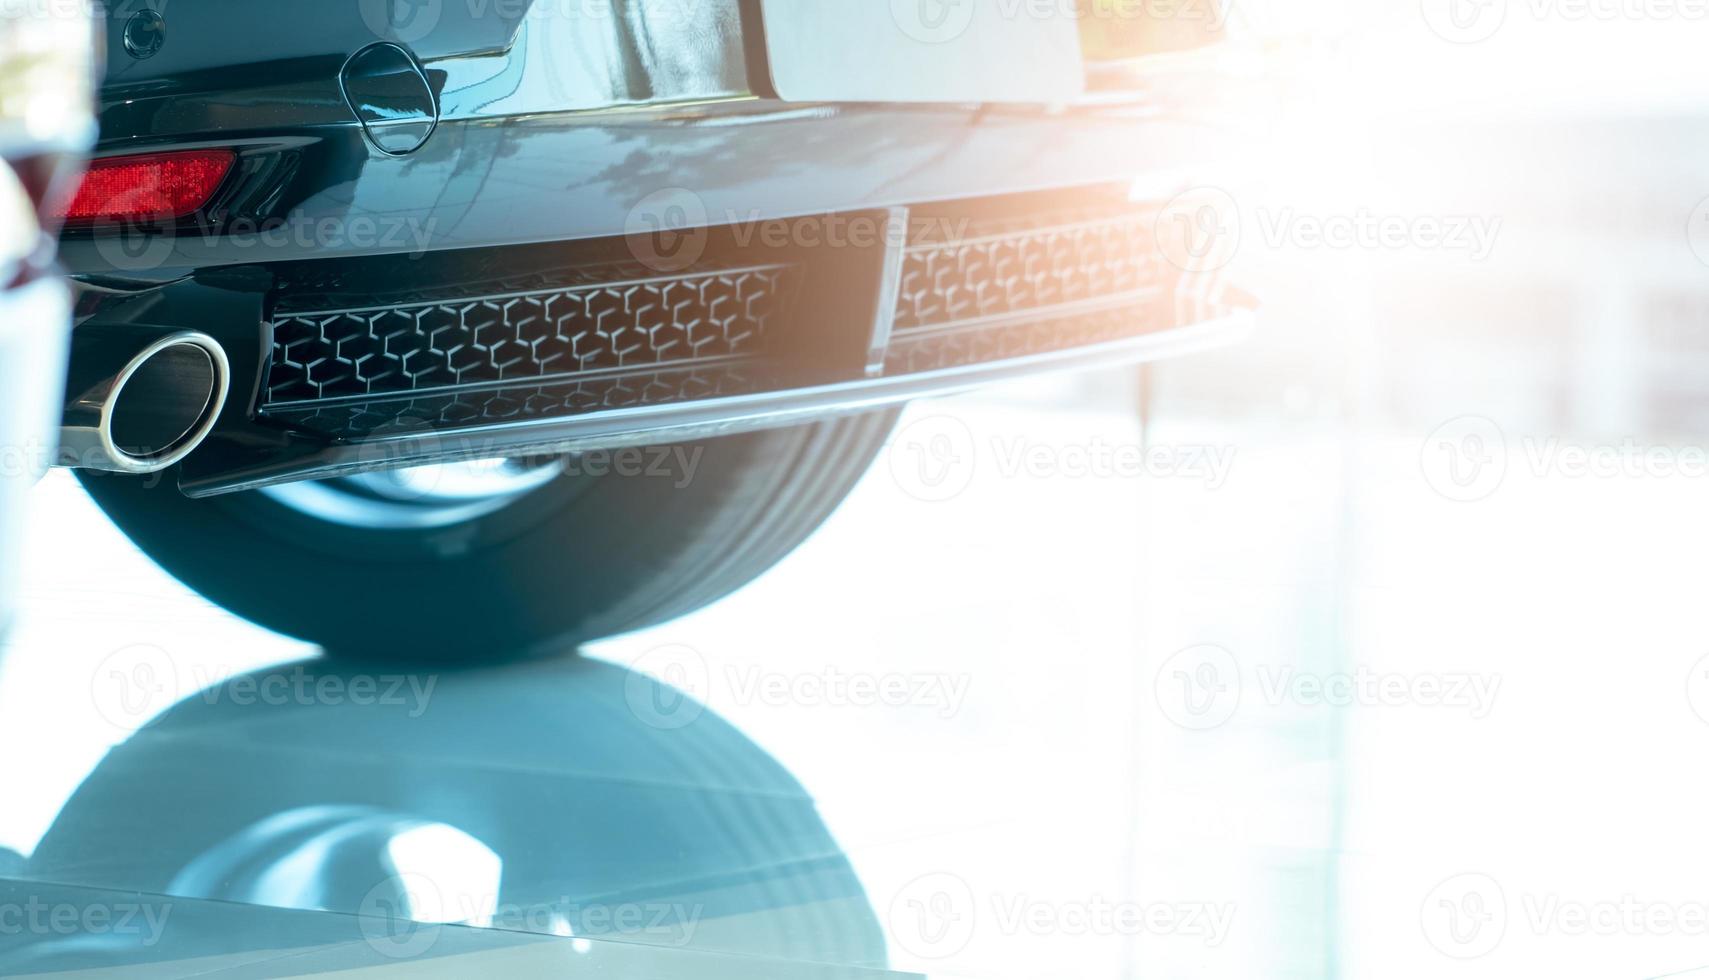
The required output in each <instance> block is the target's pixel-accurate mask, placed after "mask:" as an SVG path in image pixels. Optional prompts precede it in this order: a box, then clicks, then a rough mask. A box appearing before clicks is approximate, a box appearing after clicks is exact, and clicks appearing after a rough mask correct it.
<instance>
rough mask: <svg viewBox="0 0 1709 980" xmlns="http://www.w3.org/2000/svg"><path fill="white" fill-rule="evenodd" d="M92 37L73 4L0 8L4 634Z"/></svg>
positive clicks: (55, 371)
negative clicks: (62, 207)
mask: <svg viewBox="0 0 1709 980" xmlns="http://www.w3.org/2000/svg"><path fill="white" fill-rule="evenodd" d="M91 42H92V35H91V20H90V13H89V11H88V10H86V9H84V8H82V7H81V6H80V5H79V4H77V3H71V2H66V3H54V2H50V0H11V2H8V3H6V4H4V5H0V632H4V630H5V626H6V620H7V614H8V611H9V608H10V607H9V602H10V598H11V594H12V591H13V590H12V581H11V579H12V575H13V573H14V570H13V568H12V567H11V562H12V560H13V559H14V558H15V557H16V555H17V554H18V551H19V547H18V543H17V535H18V533H19V531H20V529H21V526H22V524H23V494H24V492H25V491H27V490H28V489H29V487H30V485H31V484H32V483H34V482H35V480H36V478H37V477H38V476H40V475H41V473H42V472H43V471H44V470H45V469H46V468H47V466H48V464H49V463H50V462H52V459H53V450H52V446H53V424H54V419H55V418H56V416H57V415H58V410H59V400H60V383H61V381H62V380H63V377H64V363H65V345H66V337H67V335H68V334H69V328H70V326H71V304H70V295H69V293H68V292H67V291H66V289H65V286H64V284H63V283H62V282H60V281H59V280H58V279H56V278H54V276H53V268H52V266H53V238H52V235H51V232H52V229H53V222H52V220H51V218H50V217H49V215H48V214H47V212H48V211H49V210H50V207H49V205H48V202H49V200H50V199H51V198H52V197H53V195H54V193H55V192H56V190H63V189H64V187H65V184H66V183H67V181H69V180H71V179H75V176H76V167H77V166H78V165H79V163H80V157H81V156H82V155H83V153H85V152H86V151H87V149H88V147H89V145H90V144H91V143H92V142H93V140H94V125H95V123H94V118H93V115H92V113H91V108H92V106H93V95H94V92H93V85H94V82H95V67H94V62H93V60H92V59H93V57H94V54H95V48H94V45H93V44H92V43H91Z"/></svg>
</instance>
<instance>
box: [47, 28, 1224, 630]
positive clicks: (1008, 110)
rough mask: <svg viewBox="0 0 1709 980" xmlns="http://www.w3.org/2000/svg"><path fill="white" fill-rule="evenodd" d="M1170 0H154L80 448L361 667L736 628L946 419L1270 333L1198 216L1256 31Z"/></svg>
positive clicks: (90, 359) (184, 543)
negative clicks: (758, 588) (864, 488)
mask: <svg viewBox="0 0 1709 980" xmlns="http://www.w3.org/2000/svg"><path fill="white" fill-rule="evenodd" d="M1172 9H1173V10H1174V13H1173V15H1171V16H1170V17H1164V15H1162V14H1159V13H1158V12H1157V10H1156V5H1131V4H1116V5H1111V4H1107V3H1104V2H1102V0H1099V2H1097V3H1094V4H1092V5H1091V6H1090V7H1088V8H1086V9H1083V10H1080V11H1079V13H1078V15H1076V14H1075V12H1074V11H1073V9H1072V5H1069V4H1062V5H1054V4H1045V5H1039V4H1031V5H1029V4H991V3H976V2H972V0H895V2H891V3H874V2H872V0H815V2H813V3H804V2H801V0H575V2H562V0H539V2H528V0H491V2H485V0H461V2H459V0H360V2H351V0H299V2H297V3H291V4H241V5H239V4H232V3H229V2H224V0H172V2H171V3H170V5H167V4H159V5H154V4H151V3H148V2H136V0H132V2H129V3H125V4H120V5H118V6H116V7H114V8H113V10H112V11H111V12H110V16H109V23H108V30H107V55H108V67H107V74H106V79H105V85H104V88H103V90H102V98H101V110H100V123H101V137H100V144H99V148H98V152H97V159H96V160H95V161H94V162H93V164H92V169H91V171H90V174H89V176H88V178H87V179H86V181H85V183H84V185H83V187H82V190H81V191H80V192H79V193H78V195H77V196H76V197H75V199H73V200H70V201H68V202H67V204H66V206H65V212H64V214H65V218H66V220H67V222H68V228H67V230H66V231H65V233H64V235H63V236H62V242H61V249H62V254H63V256H64V261H65V263H66V264H67V266H68V268H69V270H70V271H71V272H72V273H73V274H74V279H75V283H76V289H77V327H76V330H75V334H74V340H73V357H72V367H71V370H70V375H69V377H70V385H69V389H70V395H69V396H68V401H67V408H66V415H65V421H64V428H63V430H62V443H63V448H62V450H61V452H62V459H61V461H62V462H63V463H64V464H66V465H71V466H77V467H80V468H81V474H80V475H81V476H82V478H83V481H84V483H85V485H86V486H87V487H88V489H89V492H90V493H91V494H92V495H93V497H94V498H95V500H96V501H97V502H98V503H99V504H100V505H101V507H102V508H104V509H105V510H106V512H107V513H108V514H109V515H110V516H111V517H112V518H113V520H114V521H116V522H117V523H118V524H119V526H120V527H122V528H123V529H124V530H125V531H126V532H127V533H128V534H129V535H130V536H131V537H132V538H133V539H134V540H135V541H136V542H137V543H138V544H139V545H140V546H141V547H142V548H143V549H144V550H145V551H147V553H148V554H149V555H151V556H152V557H154V558H155V559H156V560H158V561H159V562H160V563H161V564H162V565H163V566H165V567H166V568H167V569H168V570H169V571H171V572H172V573H173V574H174V575H176V576H178V577H179V578H180V579H182V580H183V581H184V582H186V583H188V584H189V585H191V586H193V587H194V588H196V589H198V590H199V591H201V592H202V593H203V594H205V595H207V596H209V597H210V598H212V599H214V600H216V601H219V602H221V603H223V604H225V605H227V606H228V607H230V608H232V609H233V610H235V611H237V612H239V613H241V614H243V615H246V616H248V617H250V618H253V619H254V620H256V621H258V622H260V623H262V624H265V625H267V626H270V627H273V628H275V629H277V630H280V631H282V632H285V633H288V634H292V635H296V636H300V637H304V638H307V639H312V640H316V641H320V642H322V643H326V644H329V645H333V648H334V652H341V651H350V650H356V651H359V652H361V653H362V654H364V655H367V656H374V655H385V654H386V653H387V652H388V651H405V650H407V651H411V652H412V653H414V654H417V655H419V654H421V653H423V652H426V653H429V654H433V655H437V656H442V657H446V658H459V659H473V658H481V657H490V656H497V655H500V654H504V655H514V654H517V653H527V652H532V651H542V650H548V649H557V648H567V647H569V646H571V645H573V644H576V643H579V642H582V641H586V640H589V639H594V638H598V637H601V636H606V635H611V634H616V633H620V632H625V631H628V630H632V629H635V628H639V627H642V626H646V625H649V624H652V623H657V622H661V621H664V620H666V619H669V618H672V617H675V616H677V615H680V614H682V613H685V612H688V611H690V610H693V609H695V608H698V607H700V606H703V605H705V604H707V603H709V602H712V601H713V600H716V599H718V598H719V597H721V596H723V595H725V594H727V593H729V592H731V591H732V590H734V589H736V588H738V587H740V586H741V585H743V584H744V583H746V582H748V581H749V580H751V579H752V578H754V577H755V576H756V575H758V574H759V573H760V572H762V571H763V570H765V569H766V568H767V567H769V566H770V565H772V564H773V563H775V562H776V561H778V560H779V559H780V558H781V557H782V556H784V555H785V554H787V553H788V552H789V551H790V550H791V549H792V548H794V547H795V546H796V545H797V544H798V543H799V542H800V541H802V540H803V539H804V538H805V537H806V536H807V535H808V534H809V533H810V532H811V531H812V530H813V529H814V528H815V527H816V526H817V525H818V524H819V523H820V522H821V521H822V519H823V518H824V517H825V516H826V515H827V514H828V513H829V512H830V511H831V510H832V509H833V508H834V507H835V506H836V505H837V504H838V502H839V501H840V500H841V499H842V498H843V497H844V496H845V495H846V494H847V493H848V492H849V490H850V488H851V487H852V486H853V485H854V483H855V481H856V480H857V479H858V478H859V477H860V476H861V474H862V473H863V471H864V470H865V469H866V468H867V466H868V465H869V464H870V462H871V461H872V459H873V458H874V456H875V454H876V453H878V452H879V450H880V449H881V448H882V447H883V446H884V444H885V441H886V438H887V436H888V435H889V433H890V432H891V429H892V425H893V423H894V421H895V419H896V413H897V410H898V406H900V405H901V404H902V403H904V402H906V401H907V400H909V399H911V398H915V397H918V396H924V395H933V394H939V393H944V392H948V391H954V390H958V389H962V388H966V387H968V386H971V385H975V384H978V383H982V382H987V381H992V380H996V379H1002V378H1008V377H1012V376H1018V375H1024V374H1029V373H1035V372H1041V371H1047V370H1062V369H1076V368H1086V367H1092V366H1098V365H1105V364H1110V363H1119V362H1122V361H1138V360H1145V359H1151V358H1157V357H1161V356H1165V355H1169V354H1175V353H1181V352H1186V351H1190V350H1195V349H1199V348H1202V347H1205V346H1208V345H1211V344H1215V343H1221V342H1224V341H1226V340H1229V339H1231V338H1233V337H1236V336H1238V335H1239V334H1240V332H1241V331H1242V330H1244V329H1245V328H1246V326H1247V320H1248V317H1247V316H1246V314H1247V312H1248V304H1247V303H1246V301H1245V299H1244V297H1242V296H1240V295H1239V294H1237V293H1236V292H1234V291H1233V290H1232V289H1231V288H1229V287H1227V286H1226V285H1225V284H1224V283H1223V282H1222V277H1221V266H1222V264H1223V263H1224V262H1225V261H1226V256H1223V255H1222V254H1221V250H1219V248H1218V247H1217V242H1216V241H1215V240H1214V235H1215V229H1216V224H1215V220H1214V219H1215V214H1214V213H1212V210H1211V209H1212V208H1213V204H1212V203H1209V201H1208V200H1207V199H1206V198H1205V197H1203V196H1202V195H1200V194H1198V193H1197V192H1195V191H1194V190H1193V189H1194V188H1195V186H1196V185H1195V183H1194V174H1195V173H1196V172H1197V171H1198V168H1200V167H1201V166H1203V165H1204V164H1206V163H1207V162H1208V161H1210V160H1212V159H1213V158H1214V157H1216V156H1217V155H1218V154H1220V153H1221V152H1223V148H1222V147H1221V146H1220V142H1221V141H1220V140H1219V139H1218V138H1217V136H1216V132H1217V131H1216V129H1215V128H1214V127H1213V126H1210V125H1208V124H1207V123H1205V122H1204V121H1203V120H1202V119H1201V118H1200V117H1199V114H1198V113H1197V112H1196V107H1197V106H1198V105H1199V103H1200V101H1201V100H1204V101H1208V100H1210V99H1211V98H1212V97H1213V90H1214V89H1215V87H1216V78H1217V74H1218V73H1217V71H1216V63H1215V51H1216V45H1215V44H1214V43H1212V42H1214V41H1215V40H1216V38H1217V32H1218V28H1219V23H1218V18H1217V17H1216V12H1215V10H1214V5H1212V4H1209V3H1203V4H1194V3H1184V4H1179V5H1175V7H1173V8H1172ZM1163 66H1166V70H1165V69H1164V67H1163ZM1214 197H1215V195H1211V196H1210V200H1214Z"/></svg>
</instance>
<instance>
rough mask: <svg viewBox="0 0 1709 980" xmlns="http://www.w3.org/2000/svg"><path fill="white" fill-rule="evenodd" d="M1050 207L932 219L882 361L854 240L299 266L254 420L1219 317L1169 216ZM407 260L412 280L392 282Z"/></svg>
mask: <svg viewBox="0 0 1709 980" xmlns="http://www.w3.org/2000/svg"><path fill="white" fill-rule="evenodd" d="M1037 203H1038V202H1036V201H1033V200H1032V199H1030V198H1029V199H1002V200H1001V201H993V202H964V203H960V204H954V205H946V206H943V207H941V208H938V209H936V210H929V209H920V210H918V211H916V212H915V217H916V218H917V219H920V220H914V221H912V222H911V223H910V227H911V228H912V229H913V230H912V232H911V237H910V238H909V240H908V241H907V243H906V245H905V246H904V247H903V250H902V255H901V257H900V262H901V268H900V277H899V280H897V281H894V284H895V287H896V292H895V295H896V300H895V306H894V307H893V309H890V310H886V311H884V315H880V316H878V319H879V320H880V321H888V322H881V324H880V326H881V327H887V328H888V329H887V330H883V329H881V330H880V331H879V332H877V333H876V334H875V336H876V337H877V338H878V342H877V343H874V344H872V345H870V346H871V347H872V348H873V349H874V353H876V354H879V355H881V357H874V356H873V355H872V354H867V355H866V357H867V362H866V363H862V362H860V361H859V360H858V355H856V356H851V354H850V352H852V351H853V350H854V345H851V344H850V341H851V340H852V341H854V342H856V343H857V344H858V343H859V342H863V341H865V340H866V339H867V338H864V337H852V336H848V335H851V334H853V333H858V332H860V330H861V329H862V327H861V324H860V322H859V320H860V317H861V316H863V315H865V314H855V313H850V312H849V311H850V310H852V309H853V308H854V307H857V306H860V305H861V304H862V303H863V302H868V303H869V302H870V299H869V298H864V297H871V296H874V295H877V294H878V290H879V285H878V283H877V281H876V279H875V280H874V281H873V282H872V283H871V285H870V286H863V285H862V282H861V280H860V275H861V274H860V273H858V272H851V269H855V270H858V269H859V268H861V267H862V266H861V263H860V262H855V261H853V260H854V259H856V258H858V256H857V255H855V254H854V252H853V251H851V250H850V249H846V248H845V249H839V248H822V249H817V250H794V251H781V250H780V251H774V252H771V253H769V254H767V255H765V258H766V259H767V260H768V261H763V262H756V261H753V259H754V258H755V256H756V255H757V254H758V253H759V251H761V250H759V249H749V250H747V251H743V250H741V249H737V248H733V247H730V246H731V245H732V244H733V243H734V241H735V236H730V238H729V241H726V242H724V244H723V247H721V248H718V249H714V250H713V251H711V252H709V253H708V254H709V255H713V256H716V261H714V260H713V259H710V258H709V259H708V264H707V265H706V266H704V267H700V268H696V269H694V270H691V271H687V272H683V273H680V274H677V275H673V276H656V275H655V276H651V277H648V276H642V275H638V274H637V269H636V268H635V267H634V266H633V265H632V264H629V265H624V264H618V263H613V262H611V261H610V256H611V255H613V254H614V253H615V252H617V251H621V250H622V248H623V246H622V244H621V240H617V241H616V242H606V243H595V244H596V245H597V248H596V249H595V250H594V251H591V252H589V253H588V254H589V255H597V256H601V258H599V259H598V260H593V259H586V258H582V259H578V258H576V256H574V255H569V254H568V253H550V254H544V255H542V254H536V253H529V252H524V251H517V250H513V251H511V252H503V253H498V252H495V253H490V254H471V255H468V256H442V257H440V258H439V259H438V260H437V261H439V262H440V264H439V265H437V266H434V267H432V268H414V267H410V268H400V267H398V266H383V265H375V266H374V267H372V268H369V269H367V270H366V271H363V270H360V269H358V270H352V269H351V268H350V267H348V266H339V265H328V266H325V267H322V268H319V269H318V271H308V272H304V271H302V270H300V269H299V270H292V272H291V273H290V275H291V276H292V278H289V279H286V278H285V274H284V273H282V274H281V285H280V287H279V289H278V290H277V291H276V293H275V297H274V306H273V314H272V316H271V319H270V322H269V324H268V325H269V327H270V330H271V343H270V345H269V352H268V361H267V365H266V367H265V369H264V377H263V384H262V389H261V399H260V404H259V406H258V409H259V416H260V417H261V418H262V419H263V420H266V421H269V422H272V423H274V424H277V425H282V426H286V427H289V428H292V429H297V430H302V431H308V432H314V433H318V434H320V435H323V436H325V437H328V438H333V439H341V440H351V441H362V440H367V439H374V438H378V437H383V436H386V435H387V434H389V433H400V434H401V433H408V432H418V431H420V430H429V431H440V430H455V429H464V428H479V427H483V426H489V425H499V424H503V423H512V422H526V421H536V420H550V419H566V418H574V417H576V416H581V415H588V414H593V413H600V412H608V411H614V410H620V409H633V408H642V407H648V406H661V405H670V404H677V403H685V402H695V401H701V400H706V399H716V398H726V397H734V396H741V395H753V394H761V393H766V392H774V391H783V390H789V389H795V388H803V387H811V386H813V385H815V384H827V383H838V382H856V381H860V380H861V379H863V378H871V377H873V376H874V375H875V374H880V373H881V374H882V375H884V376H888V377H898V376H907V375H918V374H923V373H927V372H936V371H946V370H951V369H956V368H964V367H968V366H977V365H985V364H992V363H998V362H1007V361H1017V360H1024V359H1027V358H1034V357H1038V356H1040V355H1048V354H1052V353H1055V352H1062V351H1071V350H1074V349H1077V348H1084V347H1093V346H1097V345H1103V344H1109V343H1113V342H1118V341H1123V340H1130V339H1134V338H1138V337H1141V336H1143V335H1145V334H1148V333H1152V332H1156V331H1159V330H1166V329H1169V328H1172V327H1177V326H1181V325H1182V324H1183V323H1185V322H1189V321H1191V320H1193V319H1202V318H1205V317H1207V316H1213V315H1215V313H1216V311H1215V309H1214V306H1215V304H1208V303H1206V302H1205V296H1204V295H1202V290H1203V289H1204V288H1205V280H1206V279H1207V277H1194V276H1189V275H1185V274H1183V273H1182V272H1181V271H1180V270H1178V269H1175V268H1173V267H1172V266H1171V265H1170V264H1169V263H1168V262H1167V261H1166V260H1165V259H1164V257H1163V254H1162V252H1161V250H1160V249H1159V248H1158V243H1157V242H1156V240H1155V228H1154V226H1155V221H1156V217H1155V215H1156V211H1155V210H1153V209H1146V208H1136V207H1135V206H1134V205H1131V204H1128V203H1126V202H1125V201H1119V202H1112V201H1111V200H1110V199H1108V198H1103V199H1100V201H1099V203H1096V204H1093V205H1091V206H1087V207H1081V208H1080V209H1078V210H1066V211H1065V210H1063V209H1062V208H1060V207H1059V206H1058V207H1051V208H1045V207H1039V206H1037ZM1081 203H1082V204H1085V201H1084V200H1082V201H1081ZM578 254H579V253H578ZM892 258H894V256H892ZM531 260H532V261H534V262H535V265H534V266H532V268H534V269H535V270H536V271H533V272H530V273H527V274H526V275H527V278H525V279H518V278H515V276H516V275H520V274H521V273H516V272H514V271H513V270H514V269H515V268H516V267H517V266H518V264H519V263H520V264H522V265H527V264H528V262H529V261H531ZM851 263H852V264H851ZM540 267H545V268H547V269H548V270H551V269H555V270H556V271H555V272H554V271H547V272H540V271H538V269H539V268H540ZM872 268H876V266H872ZM892 268H893V267H892ZM400 272H401V273H406V274H407V278H409V280H410V282H411V284H410V285H408V286H407V287H406V288H404V289H399V288H397V287H394V286H392V285H390V284H391V283H393V282H395V281H396V280H397V279H398V278H399V276H398V275H395V273H400ZM865 351H866V347H864V346H863V347H861V348H860V352H862V353H864V352H865Z"/></svg>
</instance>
